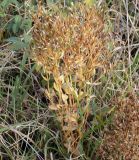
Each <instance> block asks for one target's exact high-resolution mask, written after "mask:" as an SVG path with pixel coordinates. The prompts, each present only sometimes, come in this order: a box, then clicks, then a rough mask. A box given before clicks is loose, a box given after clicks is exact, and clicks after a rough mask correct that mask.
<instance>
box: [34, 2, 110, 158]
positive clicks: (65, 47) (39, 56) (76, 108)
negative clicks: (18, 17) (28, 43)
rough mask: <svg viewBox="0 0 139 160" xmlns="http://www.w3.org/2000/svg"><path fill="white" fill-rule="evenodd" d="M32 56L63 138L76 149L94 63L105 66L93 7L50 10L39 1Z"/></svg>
mask: <svg viewBox="0 0 139 160" xmlns="http://www.w3.org/2000/svg"><path fill="white" fill-rule="evenodd" d="M33 19H34V28H33V40H34V45H33V47H32V58H33V59H34V60H35V61H36V63H37V64H38V66H40V68H41V69H42V70H41V73H42V75H43V78H44V79H45V80H46V82H47V87H46V91H45V94H46V96H47V98H48V99H49V101H50V105H49V108H50V110H54V112H55V113H56V118H57V120H58V121H59V122H60V125H61V129H62V135H63V143H64V145H65V147H66V148H67V149H68V151H69V152H71V153H72V154H76V155H77V154H79V148H78V144H79V141H80V140H81V138H82V136H83V133H84V132H85V131H86V129H87V128H86V123H87V118H88V116H89V114H90V112H91V110H90V108H89V105H90V101H91V99H92V98H93V97H92V87H91V86H92V85H93V82H94V78H93V77H94V76H95V75H96V69H99V68H100V69H101V72H102V73H103V72H104V71H105V69H106V68H107V58H108V57H109V52H108V49H107V48H108V36H107V34H106V33H105V31H104V30H105V24H104V19H103V16H102V14H101V13H100V11H98V10H97V9H96V8H95V7H88V6H85V5H83V4H78V5H75V6H74V7H71V8H69V9H67V10H57V11H56V12H54V10H53V9H51V11H49V10H46V9H44V8H43V7H42V6H41V5H40V6H39V7H38V13H37V14H34V15H33Z"/></svg>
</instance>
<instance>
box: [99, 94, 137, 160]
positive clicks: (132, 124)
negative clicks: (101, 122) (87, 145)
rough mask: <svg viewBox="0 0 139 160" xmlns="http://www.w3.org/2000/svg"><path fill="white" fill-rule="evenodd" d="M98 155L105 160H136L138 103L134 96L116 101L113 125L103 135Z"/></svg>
mask: <svg viewBox="0 0 139 160" xmlns="http://www.w3.org/2000/svg"><path fill="white" fill-rule="evenodd" d="M99 154H100V155H101V158H102V159H107V160H119V159H124V160H138V158H139V101H138V98H137V97H135V95H130V96H129V97H127V98H125V99H124V100H118V108H117V109H116V112H115V115H114V119H113V124H112V125H111V126H110V127H109V128H107V129H106V130H105V131H104V133H103V143H102V145H101V147H100V150H99Z"/></svg>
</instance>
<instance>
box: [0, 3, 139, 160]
mask: <svg viewBox="0 0 139 160" xmlns="http://www.w3.org/2000/svg"><path fill="white" fill-rule="evenodd" d="M3 2H4V1H3ZM5 2H6V1H5ZM97 2H98V3H99V4H100V5H103V3H100V2H101V1H97ZM106 2H107V3H106V4H105V6H106V5H107V6H108V7H109V8H108V7H107V11H106V12H107V13H108V14H109V16H110V21H111V23H112V24H113V26H114V28H113V30H114V34H113V35H111V36H113V38H114V39H115V42H116V43H117V44H116V46H115V47H114V49H113V50H114V51H113V52H112V54H113V56H112V60H111V62H110V63H111V69H110V70H109V72H108V73H106V74H105V75H103V76H102V77H101V79H100V82H101V84H100V85H98V86H95V87H94V93H93V94H94V95H95V96H96V98H95V99H94V100H93V101H92V104H91V107H92V115H91V117H90V119H89V120H88V128H89V129H88V131H87V132H86V133H85V134H84V136H83V138H82V140H81V142H80V146H79V148H80V153H81V154H80V157H77V158H76V159H79V160H80V159H81V160H84V159H87V160H92V159H94V158H95V157H96V151H97V149H98V147H99V144H100V143H101V142H102V137H101V132H102V131H103V129H104V127H105V126H106V125H108V124H109V123H111V121H112V115H113V113H114V112H113V110H114V107H116V106H113V103H112V101H113V100H114V99H115V98H117V97H118V96H121V97H123V98H124V97H125V96H126V95H127V93H128V92H135V93H136V94H138V95H139V89H138V87H139V49H138V48H139V44H138V42H139V26H138V24H139V22H138V18H137V17H138V15H139V14H138V10H139V7H138V5H139V4H138V5H137V4H136V1H135V0H133V2H130V3H129V4H128V7H127V5H126V0H123V1H114V0H109V1H106ZM15 5H16V4H15ZM18 7H19V8H20V6H18ZM22 7H24V6H21V8H20V9H21V10H19V8H17V10H18V11H19V12H18V13H17V14H19V15H22V18H23V20H24V18H25V19H26V17H27V14H28V10H26V13H24V9H23V8H22ZM14 9H15V8H14ZM15 10H16V9H15ZM0 11H1V10H0ZM16 12H17V11H16ZM5 14H6V15H7V14H8V13H7V11H6V9H5V10H3V9H2V12H0V16H1V15H2V16H1V17H0V20H3V24H2V26H0V27H1V28H0V29H3V27H4V26H5V24H7V18H6V17H5V18H2V17H3V16H4V15H5ZM10 14H11V16H10V20H12V18H15V15H14V14H15V13H10ZM16 20H17V21H18V20H19V19H16ZM28 20H29V21H28V23H30V22H31V20H30V19H28ZM17 21H16V22H17ZM10 22H11V21H10ZM8 25H9V26H8ZM8 25H7V27H8V28H6V29H4V32H5V33H4V36H5V37H3V38H0V160H15V159H19V160H29V159H33V160H35V159H37V158H38V159H39V160H43V159H45V160H46V159H50V160H55V159H58V160H60V159H61V160H62V159H63V160H66V159H67V160H68V159H72V157H71V155H70V153H67V151H66V149H65V148H64V145H63V144H62V139H61V134H62V133H61V129H60V127H59V124H58V122H57V121H56V119H55V115H54V114H53V113H51V112H50V111H49V110H48V100H47V99H46V97H45V96H44V94H43V90H44V88H45V81H44V80H43V78H42V77H41V75H40V74H39V73H38V72H37V71H36V70H35V68H36V67H35V64H34V63H33V62H32V61H31V59H30V58H29V55H28V50H27V48H26V47H28V46H27V45H26V44H28V43H29V42H30V39H31V37H26V38H27V40H25V35H28V36H30V24H29V26H28V27H29V28H28V27H27V28H26V29H25V30H24V29H23V28H19V24H16V25H17V26H15V21H12V23H8ZM128 25H129V26H128ZM13 26H14V27H13ZM119 26H120V27H119ZM11 37H12V38H13V37H18V38H20V39H23V41H22V42H23V43H20V44H19V43H18V42H19V41H17V39H16V40H15V39H14V40H13V39H12V40H11V39H9V40H8V42H7V41H5V39H8V38H11ZM9 41H10V43H9ZM13 41H14V45H15V48H16V49H14V50H16V51H14V50H13V48H11V46H10V44H11V42H13ZM12 47H13V46H12ZM19 49H20V50H19Z"/></svg>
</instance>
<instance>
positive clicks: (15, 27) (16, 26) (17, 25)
mask: <svg viewBox="0 0 139 160" xmlns="http://www.w3.org/2000/svg"><path fill="white" fill-rule="evenodd" d="M21 21H22V17H21V16H20V15H16V16H15V17H14V24H13V26H12V31H13V33H17V32H18V31H19V28H20V24H21Z"/></svg>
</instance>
